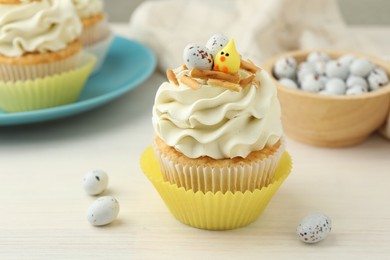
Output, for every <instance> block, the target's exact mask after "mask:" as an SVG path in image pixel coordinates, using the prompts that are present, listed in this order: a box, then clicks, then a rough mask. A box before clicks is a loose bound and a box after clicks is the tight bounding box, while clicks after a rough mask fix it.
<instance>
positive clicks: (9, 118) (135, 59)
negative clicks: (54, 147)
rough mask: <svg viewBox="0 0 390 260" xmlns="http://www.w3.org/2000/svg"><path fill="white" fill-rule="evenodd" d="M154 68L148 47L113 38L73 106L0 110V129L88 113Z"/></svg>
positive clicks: (152, 57)
mask: <svg viewBox="0 0 390 260" xmlns="http://www.w3.org/2000/svg"><path fill="white" fill-rule="evenodd" d="M155 67H156V58H155V56H154V54H153V53H152V52H151V51H150V50H149V49H148V48H146V47H145V46H143V45H142V44H140V43H137V42H134V41H131V40H129V39H126V38H122V37H118V36H116V37H115V38H114V41H113V43H112V45H111V47H110V50H109V52H108V55H107V59H106V61H105V63H104V65H103V67H102V68H101V70H100V71H99V72H98V73H96V75H94V76H92V77H91V78H90V79H89V80H88V82H87V84H86V86H85V88H84V90H83V92H82V93H81V96H80V98H79V100H78V101H77V102H76V103H73V104H69V105H65V106H59V107H53V108H48V109H42V110H35V111H29V112H20V113H4V112H3V111H1V110H0V126H6V125H20V124H28V123H35V122H43V121H47V120H52V119H58V118H62V117H67V116H71V115H75V114H79V113H82V112H85V111H88V110H91V109H93V108H96V107H98V106H101V105H103V104H106V103H107V102H109V101H111V100H113V99H115V98H117V97H119V96H121V95H123V94H125V93H126V92H127V91H129V90H131V89H134V88H135V87H137V86H139V85H140V84H141V83H142V82H144V81H145V80H146V79H147V78H148V77H149V76H150V75H151V74H152V73H153V71H154V69H155Z"/></svg>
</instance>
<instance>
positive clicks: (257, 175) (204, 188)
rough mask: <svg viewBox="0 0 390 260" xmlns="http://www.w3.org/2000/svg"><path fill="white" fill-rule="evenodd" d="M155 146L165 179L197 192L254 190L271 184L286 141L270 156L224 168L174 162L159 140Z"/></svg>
mask: <svg viewBox="0 0 390 260" xmlns="http://www.w3.org/2000/svg"><path fill="white" fill-rule="evenodd" d="M153 148H154V150H155V153H156V155H157V158H158V161H159V164H160V169H161V173H162V175H163V178H164V180H165V181H168V182H170V183H172V184H176V185H177V186H178V187H179V188H180V187H183V188H185V189H186V190H193V191H194V192H197V191H201V192H204V193H206V192H208V191H211V192H212V193H216V192H218V191H221V192H222V193H225V192H227V191H231V192H237V191H241V192H245V191H254V190H255V189H261V188H262V187H266V186H267V185H269V184H270V183H271V181H272V178H273V177H274V173H275V170H276V167H277V166H278V163H279V160H280V158H281V156H282V154H283V152H284V150H285V143H284V141H283V140H282V143H281V145H280V147H279V149H278V150H277V151H276V152H275V153H274V154H272V155H269V156H268V157H267V158H264V159H261V160H258V161H255V162H249V163H246V164H243V165H237V166H228V167H226V166H225V167H221V168H219V167H210V166H206V167H201V166H191V165H183V164H180V163H175V162H173V161H171V160H170V159H169V158H167V157H165V156H164V155H163V154H162V153H161V152H160V150H159V149H158V147H157V145H156V144H153Z"/></svg>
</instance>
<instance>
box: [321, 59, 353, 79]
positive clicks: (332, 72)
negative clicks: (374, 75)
mask: <svg viewBox="0 0 390 260" xmlns="http://www.w3.org/2000/svg"><path fill="white" fill-rule="evenodd" d="M348 74H349V68H348V66H346V65H343V64H342V63H340V62H338V61H334V60H332V61H329V62H328V63H327V64H326V76H328V77H329V78H340V79H343V80H345V79H347V78H348Z"/></svg>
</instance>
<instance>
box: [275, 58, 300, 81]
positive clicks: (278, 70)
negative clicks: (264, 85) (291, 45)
mask: <svg viewBox="0 0 390 260" xmlns="http://www.w3.org/2000/svg"><path fill="white" fill-rule="evenodd" d="M274 73H275V75H276V77H277V78H278V79H281V78H289V79H293V78H295V77H296V73H297V61H296V60H295V59H294V58H293V57H289V56H284V57H281V58H279V59H278V60H277V61H276V63H275V67H274Z"/></svg>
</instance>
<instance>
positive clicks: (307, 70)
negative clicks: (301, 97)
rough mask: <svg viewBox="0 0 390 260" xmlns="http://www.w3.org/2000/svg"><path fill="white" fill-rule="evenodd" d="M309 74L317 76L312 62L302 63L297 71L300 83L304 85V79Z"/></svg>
mask: <svg viewBox="0 0 390 260" xmlns="http://www.w3.org/2000/svg"><path fill="white" fill-rule="evenodd" d="M309 74H316V69H315V66H314V64H313V63H310V62H302V63H300V64H299V66H298V70H297V76H298V81H299V82H300V83H302V81H303V80H304V78H305V77H306V76H307V75H309Z"/></svg>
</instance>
